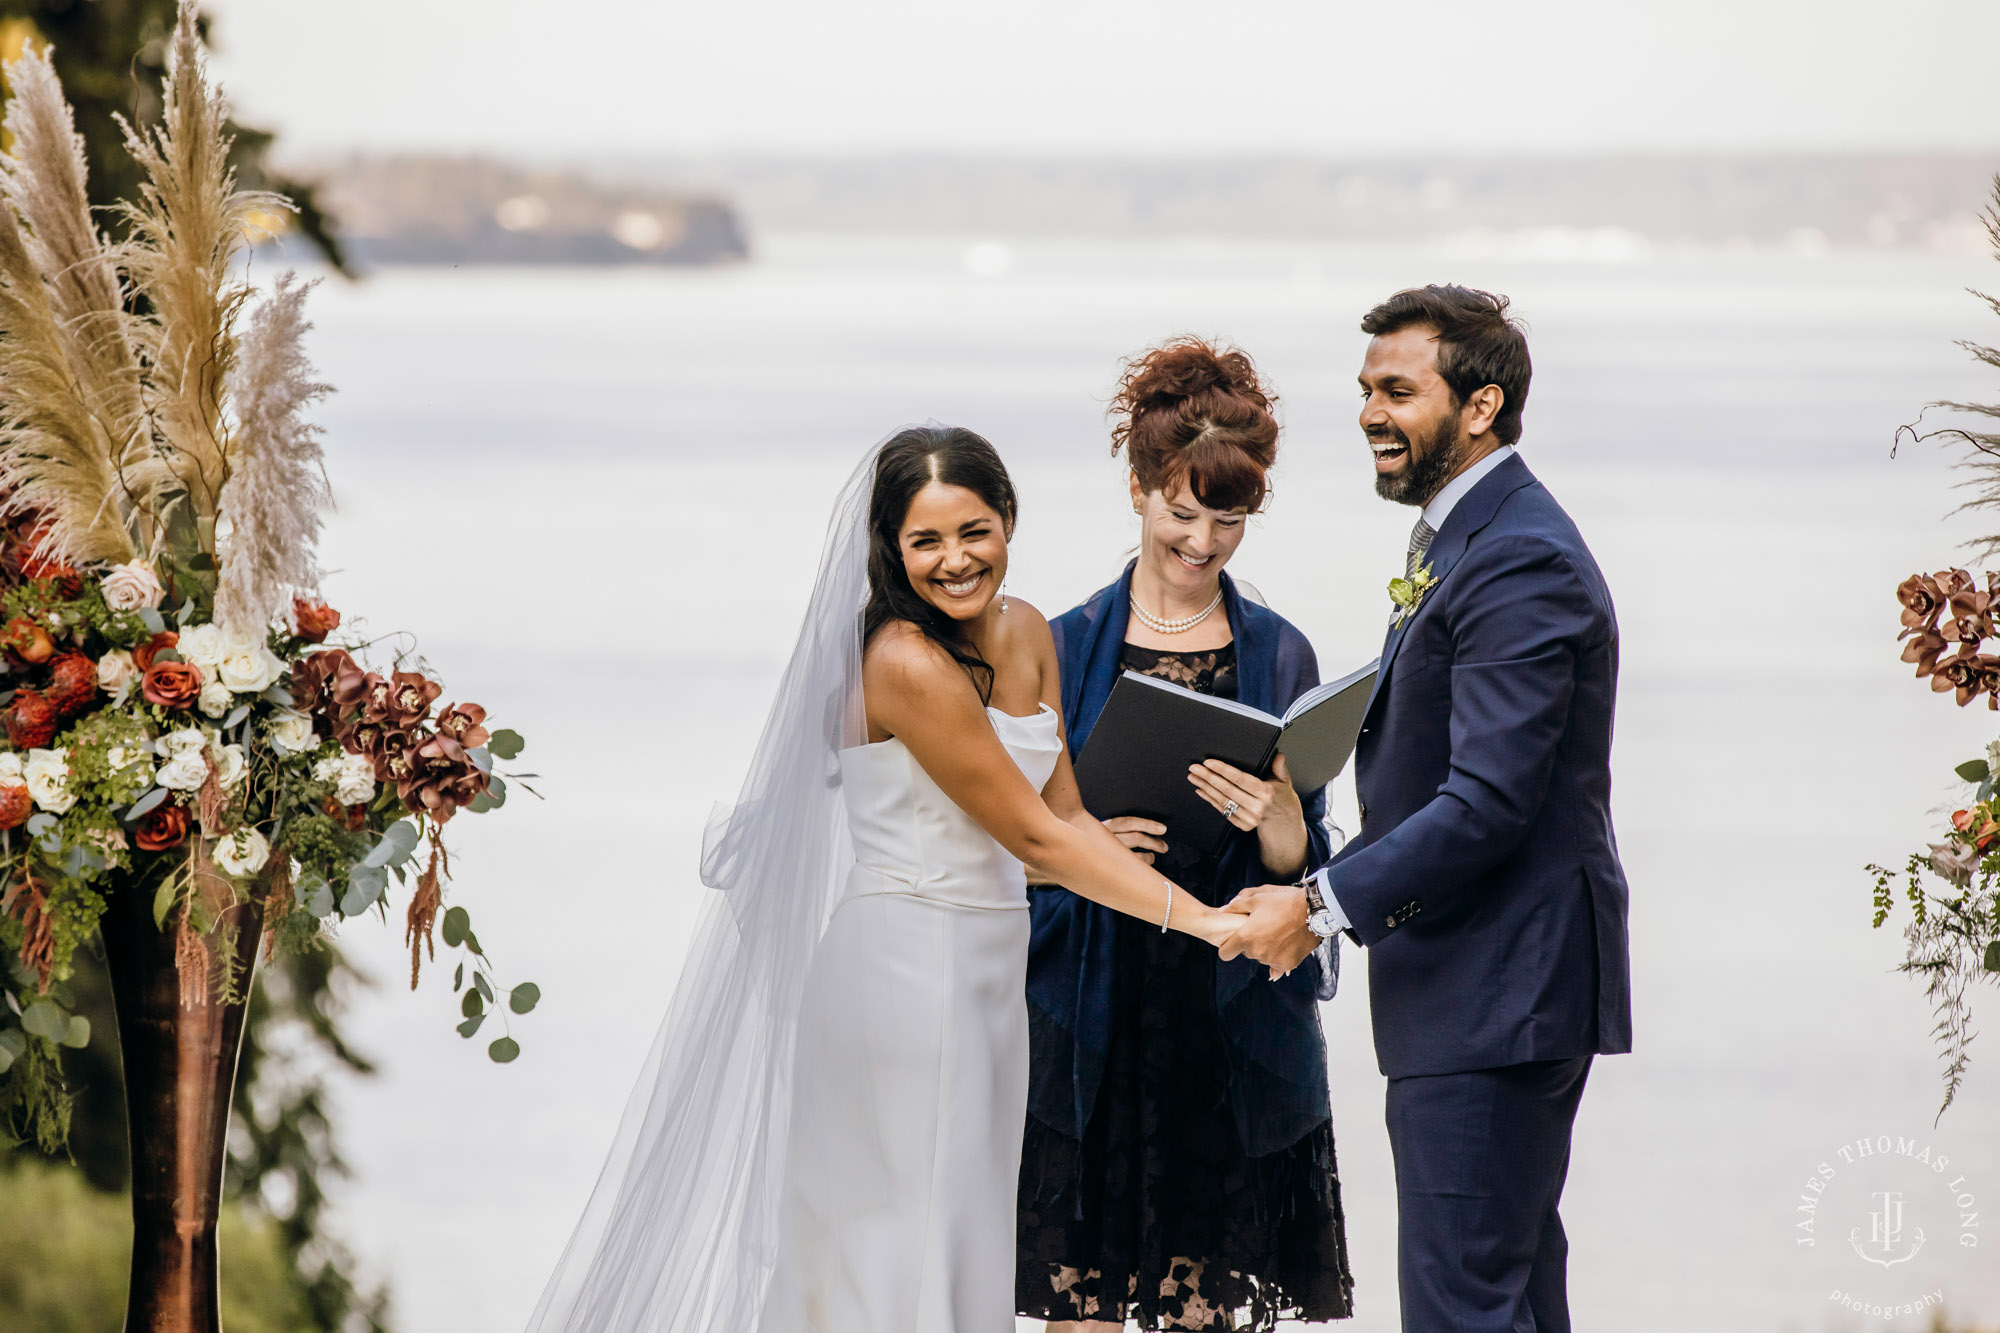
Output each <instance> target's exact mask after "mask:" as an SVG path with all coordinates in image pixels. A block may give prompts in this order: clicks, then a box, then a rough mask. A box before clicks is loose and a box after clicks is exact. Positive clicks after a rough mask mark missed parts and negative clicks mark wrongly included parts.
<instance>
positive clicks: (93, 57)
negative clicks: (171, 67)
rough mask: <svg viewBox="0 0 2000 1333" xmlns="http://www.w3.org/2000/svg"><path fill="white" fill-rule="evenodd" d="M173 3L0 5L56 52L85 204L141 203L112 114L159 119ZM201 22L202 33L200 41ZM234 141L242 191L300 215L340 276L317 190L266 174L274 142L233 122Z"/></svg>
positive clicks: (31, 0) (30, 0) (8, 1)
mask: <svg viewBox="0 0 2000 1333" xmlns="http://www.w3.org/2000/svg"><path fill="white" fill-rule="evenodd" d="M175 8H176V0H88V3H82V2H81V0H0V19H13V20H16V21H18V20H21V19H26V20H27V21H28V22H29V23H31V24H33V25H34V30H35V34H36V35H37V36H38V37H39V38H40V39H41V40H42V41H45V42H49V43H53V45H54V47H55V54H54V64H55V69H56V75H57V77H58V78H60V79H61V80H62V85H63V91H64V92H65V93H67V94H68V95H69V99H70V103H71V105H72V106H74V107H75V108H76V128H77V133H78V134H80V135H82V136H83V151H84V158H85V160H86V161H87V162H88V164H89V170H90V193H91V202H92V203H93V204H98V205H109V204H112V203H114V202H116V201H118V200H121V199H134V198H137V197H138V194H139V185H140V176H139V172H138V169H137V167H136V165H135V164H134V163H133V161H132V156H131V154H130V153H128V152H126V151H125V147H124V136H123V134H122V133H121V132H120V130H119V128H118V124H117V122H116V120H114V119H113V117H114V116H117V115H123V116H124V117H125V118H126V119H128V120H130V121H132V122H133V123H134V124H138V125H147V124H151V123H154V122H156V121H157V120H158V119H159V117H160V96H159V90H160V80H161V76H162V75H163V74H164V73H165V72H166V55H167V42H168V38H169V37H170V36H171V34H172V33H173V28H174V13H175ZM207 28H208V25H207V22H206V20H204V21H203V23H202V35H203V38H204V40H205V39H206V37H207ZM229 132H230V133H231V134H233V135H234V136H235V139H236V142H235V144H234V146H233V147H232V148H231V149H230V154H229V158H230V165H231V166H233V167H235V169H236V175H237V180H238V183H239V184H240V185H242V186H243V187H244V188H246V189H253V190H272V191H275V192H277V193H279V194H282V195H286V196H289V197H290V199H291V200H292V202H293V203H294V204H295V205H296V206H297V207H298V219H297V222H298V228H299V231H300V232H301V233H303V235H304V237H305V239H306V240H307V241H308V242H309V243H310V244H311V245H312V247H313V248H314V249H316V250H318V251H319V252H320V253H321V254H322V255H324V256H325V257H326V259H327V261H328V262H329V263H331V264H332V265H334V267H336V268H338V269H340V270H341V271H343V272H345V271H346V267H347V264H346V257H345V255H344V254H343V253H342V251H341V246H340V238H339V236H338V234H337V232H336V229H335V227H334V224H333V220H332V219H330V218H329V217H327V215H326V214H325V213H324V212H323V211H322V210H321V208H320V206H319V201H318V198H317V196H316V194H315V192H314V187H313V186H312V185H311V184H309V183H307V182H305V181H301V180H296V179H294V178H292V177H291V176H289V175H286V174H285V173H283V172H279V171H277V170H275V169H273V168H272V167H271V166H270V165H269V162H268V158H269V156H270V150H271V143H272V135H271V134H270V133H269V132H267V131H264V130H258V129H252V128H250V127H248V126H244V125H238V124H235V123H233V122H232V123H231V124H230V125H229Z"/></svg>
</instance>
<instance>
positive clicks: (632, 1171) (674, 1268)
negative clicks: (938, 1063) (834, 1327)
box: [528, 436, 894, 1333]
mask: <svg viewBox="0 0 2000 1333" xmlns="http://www.w3.org/2000/svg"><path fill="white" fill-rule="evenodd" d="M891 438H894V437H893V436H892V437H891ZM880 451H881V445H879V444H878V445H877V446H876V447H875V448H873V449H870V450H869V451H868V454H867V456H866V457H865V458H864V459H863V460H862V462H861V464H860V466H859V467H857V468H856V469H855V471H854V474H853V475H852V476H851V477H850V478H849V479H848V481H847V484H846V486H845V487H843V488H842V490H841V492H840V497H839V499H838V500H837V501H836V503H835V505H834V509H833V517H832V519H831V520H830V522H829V524H828V527H827V534H826V543H825V547H824V549H823V551H822V553H821V557H820V567H819V575H818V579H817V581H816V582H815V584H814V586H813V595H812V601H811V603H810V604H809V605H808V607H807V609H806V615H805V623H804V625H803V626H802V628H801V629H800V632H799V639H798V645H797V646H796V647H795V648H794V649H793V650H792V657H791V661H790V663H789V664H788V665H787V666H786V668H785V673H784V676H783V677H782V679H781V681H780V684H779V686H778V694H777V699H776V701H775V702H774V703H773V704H772V706H771V712H770V715H769V717H768V718H767V720H766V721H765V723H764V731H763V734H762V736H761V737H760V738H759V740H758V742H757V749H756V752H755V755H754V757H753V759H752V761H751V765H750V771H749V775H748V777H746V778H745V779H744V782H743V787H742V790H741V792H740V794H739V796H738V799H737V802H736V805H735V806H734V807H732V808H729V809H726V810H719V811H718V812H717V814H716V816H715V817H714V818H713V819H712V820H711V821H710V824H709V827H708V831H707V836H706V838H705V839H704V843H703V847H702V859H701V878H702V881H703V883H705V884H707V885H708V886H709V887H711V888H713V889H717V890H720V892H718V893H716V894H715V895H714V896H713V897H712V898H711V900H710V901H709V903H708V904H707V906H706V908H705V909H704V910H703V913H702V916H701V924H700V925H699V927H698V928H697V931H696V935H695V940H694V944H693V946H692V948H691V949H690V951H689V953H688V957H687V962H686V964H685V966H684V968H683V969H682V972H681V977H680V981H679V983H678V984H677V985H676V986H675V988H674V995H673V1000H672V1002H671V1003H670V1004H669V1005H668V1008H667V1016H666V1019H665V1021H664V1022H663V1023H662V1024H661V1025H660V1030H659V1035H658V1037H657V1038H656V1039H655V1041H654V1044H653V1048H652V1051H651V1054H650V1055H649V1056H648V1058H647V1061H646V1064H645V1067H644V1069H643V1071H642V1072H641V1074H640V1076H639V1082H638V1085H637V1086H636V1087H635V1088H634V1089H633V1092H632V1097H631V1100H630V1102H629V1103H628V1104H627V1106H626V1109H625V1116H624V1119H623V1121H622V1122H621V1123H620V1125H619V1128H618V1134H617V1137H616V1138H615V1139H614V1140H613V1143H612V1147H611V1152H610V1156H609V1157H608V1158H607V1160H606V1161H605V1164H604V1170H603V1172H602V1174H601V1175H600V1176H599V1177H598V1180H597V1185H596V1188H595V1189H594V1190H593V1192H592V1194H591V1198H590V1202H589V1204H588V1205H587V1206H586V1207H585V1209H584V1214H583V1219H582V1221H581V1222H579V1223H578V1225H577V1228H576V1232H575V1234H574V1235H573V1236H572V1237H571V1238H570V1242H569V1245H568V1247H567V1248H566V1249H565V1250H564V1251H563V1256H562V1259H561V1260H560V1262H559V1263H558V1264H557V1266H556V1271H555V1274H554V1276H552V1277H551V1278H550V1279H549V1284H548V1287H547V1288H546V1290H545V1291H544V1292H543V1293H542V1299H541V1303H540V1304H539V1305H538V1306H537V1307H536V1309H535V1313H534V1317H533V1319H532V1320H530V1322H529V1325H528V1328H529V1333H754V1330H755V1329H756V1328H757V1326H758V1320H759V1316H760V1314H761V1311H762V1307H763V1303H764V1300H765V1294H766V1291H767V1289H768V1287H769V1285H770V1279H771V1273H772V1269H773V1266H774V1263H775V1261H776V1258H777V1250H778V1229H779V1217H780V1210H779V1204H780V1188H781V1185H782V1181H783V1177H784V1160H783V1159H784V1151H785V1144H786V1140H787V1137H788V1132H789V1126H790V1117H791V1107H792V1097H791V1081H792V1053H793V1046H794V1040H795V1037H796V1034H797V1031H798V1018H799V1002H800V995H801V993H802V992H803V990H804V988H805V982H806V975H807V973H808V972H809V971H810V970H811V967H812V959H813V952H814V949H815V948H816V947H817V945H818V942H819V937H820V933H821V931H822V929H823V927H824V926H825V924H826V921H827V918H828V916H829V915H830V914H831V912H832V910H833V907H834V903H835V900H836V897H837V895H838V893H839V891H840V888H841V885H842V883H843V881H844V879H845V877H846V874H847V870H848V863H849V861H850V860H851V854H850V850H849V843H848V836H847V825H846V816H845V813H844V810H843V808H842V804H841V793H840V789H839V772H840V770H839V751H840V750H841V749H842V748H844V747H847V746H851V745H859V744H861V743H862V742H863V741H865V740H866V739H867V736H866V722H865V719H864V717H863V713H862V702H861V613H862V608H863V606H864V604H865V603H866V600H867V596H868V572H867V569H868V503H869V496H870V492H871V490H872V488H873V481H874V470H875V459H876V456H877V454H878V453H880Z"/></svg>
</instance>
